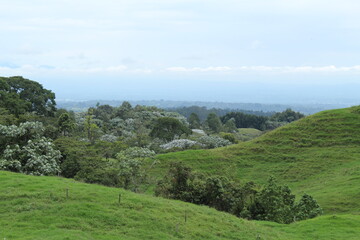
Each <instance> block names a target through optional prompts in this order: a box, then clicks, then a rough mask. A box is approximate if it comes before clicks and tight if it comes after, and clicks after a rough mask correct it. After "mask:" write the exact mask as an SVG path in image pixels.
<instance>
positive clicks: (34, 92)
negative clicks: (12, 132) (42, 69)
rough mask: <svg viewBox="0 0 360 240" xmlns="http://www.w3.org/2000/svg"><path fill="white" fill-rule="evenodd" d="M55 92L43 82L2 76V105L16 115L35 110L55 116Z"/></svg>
mask: <svg viewBox="0 0 360 240" xmlns="http://www.w3.org/2000/svg"><path fill="white" fill-rule="evenodd" d="M55 105H56V103H55V94H54V93H53V92H51V91H50V90H47V89H44V88H43V87H42V85H41V84H39V83H37V82H35V81H31V80H28V79H25V78H23V77H20V76H16V77H9V78H6V77H0V107H2V108H5V109H7V110H8V111H9V112H10V113H12V114H15V115H20V114H24V113H26V112H34V113H36V114H38V115H44V116H53V115H54V113H55V110H56V108H55Z"/></svg>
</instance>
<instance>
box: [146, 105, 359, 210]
mask: <svg viewBox="0 0 360 240" xmlns="http://www.w3.org/2000/svg"><path fill="white" fill-rule="evenodd" d="M158 161H159V163H158V164H157V166H156V167H155V168H154V169H153V170H152V172H151V174H150V175H151V176H152V177H153V179H159V178H161V176H163V174H164V173H165V172H166V171H167V167H168V164H169V162H171V161H182V162H184V163H185V164H186V165H189V166H191V167H192V168H193V169H194V170H196V171H199V172H204V173H208V174H215V175H223V176H229V177H231V178H234V179H238V180H240V181H242V182H245V181H254V182H256V183H265V181H266V180H267V179H268V178H269V176H271V175H273V176H275V177H276V178H277V179H278V180H279V181H280V182H281V183H284V184H287V185H289V186H290V187H291V188H292V190H293V191H294V192H295V193H297V194H300V193H304V192H306V193H308V194H311V195H313V196H314V197H315V199H317V200H318V202H319V203H320V205H321V206H322V207H323V208H324V210H325V214H334V213H353V214H358V213H360V202H359V201H358V199H360V189H359V187H358V186H360V107H359V106H358V107H352V108H345V109H337V110H328V111H324V112H320V113H317V114H315V115H311V116H308V117H305V118H303V119H301V120H299V121H296V122H293V123H291V124H288V125H286V126H284V127H281V128H278V129H276V130H274V131H271V132H269V133H267V134H264V135H262V136H260V137H258V138H255V139H253V140H251V141H249V142H244V143H240V144H237V145H232V146H228V147H224V148H218V149H212V150H191V151H183V152H175V153H168V154H163V155H159V156H158Z"/></svg>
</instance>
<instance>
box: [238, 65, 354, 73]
mask: <svg viewBox="0 0 360 240" xmlns="http://www.w3.org/2000/svg"><path fill="white" fill-rule="evenodd" d="M235 69H237V70H240V71H254V72H279V73H316V72H318V73H321V72H323V73H331V72H357V71H360V65H355V66H349V67H337V66H335V65H329V66H320V67H314V66H298V67H296V66H280V67H274V66H241V67H239V68H235Z"/></svg>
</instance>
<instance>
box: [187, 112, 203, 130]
mask: <svg viewBox="0 0 360 240" xmlns="http://www.w3.org/2000/svg"><path fill="white" fill-rule="evenodd" d="M189 123H190V128H191V129H198V128H200V127H201V123H200V118H199V116H198V115H197V114H196V113H191V114H190V117H189Z"/></svg>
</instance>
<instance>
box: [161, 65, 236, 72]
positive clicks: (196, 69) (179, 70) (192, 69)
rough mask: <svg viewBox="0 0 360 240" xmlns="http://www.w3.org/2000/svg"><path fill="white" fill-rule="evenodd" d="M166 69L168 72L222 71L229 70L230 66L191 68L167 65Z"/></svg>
mask: <svg viewBox="0 0 360 240" xmlns="http://www.w3.org/2000/svg"><path fill="white" fill-rule="evenodd" d="M166 70H167V71H170V72H224V71H230V70H231V67H226V66H224V67H205V68H201V67H192V68H185V67H169V68H166Z"/></svg>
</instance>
